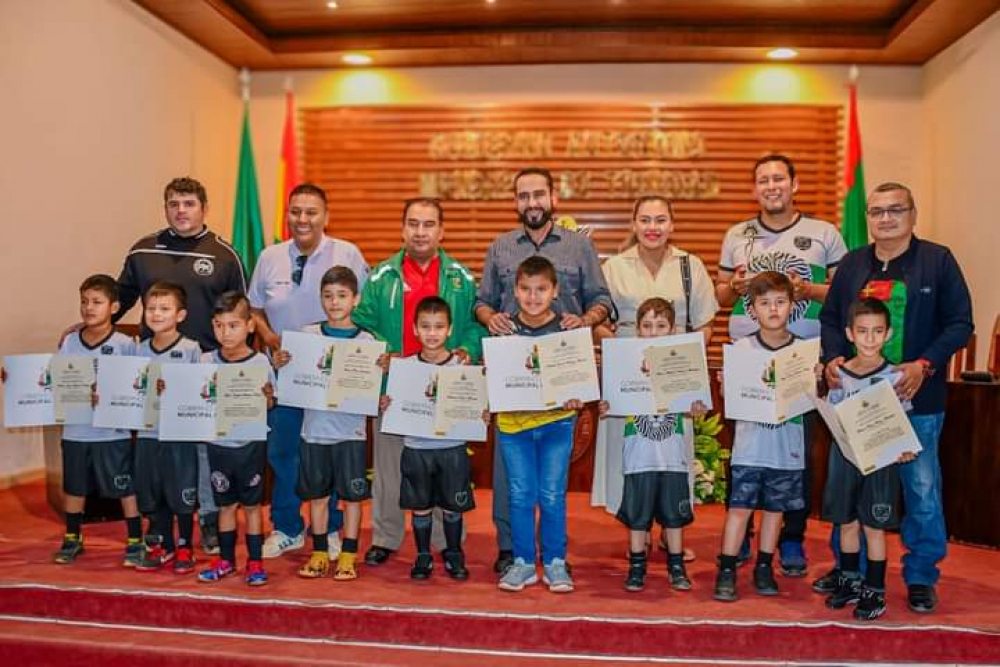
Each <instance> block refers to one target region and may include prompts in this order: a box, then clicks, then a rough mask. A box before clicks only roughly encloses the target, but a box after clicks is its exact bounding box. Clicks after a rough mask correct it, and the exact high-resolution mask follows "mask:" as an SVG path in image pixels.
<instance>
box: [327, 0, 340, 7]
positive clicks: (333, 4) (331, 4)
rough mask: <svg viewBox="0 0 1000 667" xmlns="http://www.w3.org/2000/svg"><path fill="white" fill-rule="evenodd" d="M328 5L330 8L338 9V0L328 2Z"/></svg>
mask: <svg viewBox="0 0 1000 667" xmlns="http://www.w3.org/2000/svg"><path fill="white" fill-rule="evenodd" d="M326 6H327V7H329V8H330V9H336V8H337V0H330V2H328V3H326Z"/></svg>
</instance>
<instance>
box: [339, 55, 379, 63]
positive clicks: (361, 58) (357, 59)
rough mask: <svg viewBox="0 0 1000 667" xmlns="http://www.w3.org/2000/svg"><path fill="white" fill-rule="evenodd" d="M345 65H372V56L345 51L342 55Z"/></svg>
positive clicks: (341, 58)
mask: <svg viewBox="0 0 1000 667" xmlns="http://www.w3.org/2000/svg"><path fill="white" fill-rule="evenodd" d="M340 60H341V61H342V62H343V63H344V64H345V65H371V64H372V57H371V56H369V55H367V54H364V53H345V54H344V55H342V56H341V57H340Z"/></svg>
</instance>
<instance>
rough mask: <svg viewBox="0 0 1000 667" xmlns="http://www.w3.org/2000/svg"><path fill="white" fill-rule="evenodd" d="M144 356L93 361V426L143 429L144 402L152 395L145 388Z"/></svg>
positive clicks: (147, 360) (152, 388)
mask: <svg viewBox="0 0 1000 667" xmlns="http://www.w3.org/2000/svg"><path fill="white" fill-rule="evenodd" d="M148 368H149V359H147V358H146V357H117V356H106V357H99V358H98V360H97V398H98V401H97V405H96V406H95V407H94V426H98V427H102V428H120V429H129V430H142V429H144V428H146V419H145V412H146V400H147V398H148V396H149V394H150V393H152V394H154V395H155V394H156V386H155V384H154V385H153V386H152V387H150V386H149V375H148Z"/></svg>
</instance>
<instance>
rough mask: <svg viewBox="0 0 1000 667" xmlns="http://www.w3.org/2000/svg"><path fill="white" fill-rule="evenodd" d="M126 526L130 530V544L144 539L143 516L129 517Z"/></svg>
mask: <svg viewBox="0 0 1000 667" xmlns="http://www.w3.org/2000/svg"><path fill="white" fill-rule="evenodd" d="M125 528H126V529H127V530H128V541H129V543H130V544H137V543H139V542H141V541H142V517H139V516H130V517H127V518H126V519H125Z"/></svg>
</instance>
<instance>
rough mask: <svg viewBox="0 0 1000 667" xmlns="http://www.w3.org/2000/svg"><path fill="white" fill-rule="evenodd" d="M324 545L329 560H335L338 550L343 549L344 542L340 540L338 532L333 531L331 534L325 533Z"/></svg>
mask: <svg viewBox="0 0 1000 667" xmlns="http://www.w3.org/2000/svg"><path fill="white" fill-rule="evenodd" d="M326 543H327V547H326V553H327V554H329V556H330V560H337V556H339V555H340V550H341V549H342V548H343V547H344V541H343V540H342V539H340V531H339V530H335V531H333V532H332V533H327V536H326Z"/></svg>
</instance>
